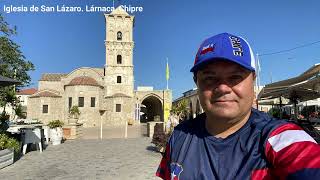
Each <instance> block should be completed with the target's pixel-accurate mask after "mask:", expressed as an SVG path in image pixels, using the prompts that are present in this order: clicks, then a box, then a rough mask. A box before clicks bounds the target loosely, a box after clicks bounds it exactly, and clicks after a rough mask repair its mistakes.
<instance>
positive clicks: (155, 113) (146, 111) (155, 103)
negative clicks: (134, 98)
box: [140, 96, 163, 123]
mask: <svg viewBox="0 0 320 180" xmlns="http://www.w3.org/2000/svg"><path fill="white" fill-rule="evenodd" d="M140 112H142V113H141V117H140V122H142V123H145V122H149V121H155V120H156V121H157V120H160V121H163V108H162V103H161V101H160V100H159V98H157V97H155V96H148V97H147V98H145V99H144V100H143V101H142V103H141V110H140Z"/></svg>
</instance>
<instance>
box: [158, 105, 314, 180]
mask: <svg viewBox="0 0 320 180" xmlns="http://www.w3.org/2000/svg"><path fill="white" fill-rule="evenodd" d="M205 120H206V116H205V114H201V115H199V116H198V117H196V118H195V119H192V120H188V121H184V122H183V123H181V124H179V125H178V126H177V127H176V128H175V130H174V132H173V133H172V135H171V137H170V139H169V142H168V144H167V147H166V151H165V154H164V157H163V158H162V160H161V163H160V165H159V168H158V170H157V173H156V175H157V176H159V177H161V178H162V179H166V180H167V179H174V180H179V179H180V180H187V179H192V180H193V179H197V180H198V179H199V180H215V179H221V180H228V179H232V180H233V179H241V180H243V179H303V180H306V179H313V180H315V179H319V180H320V147H319V145H318V144H317V143H316V142H315V141H314V139H313V138H312V137H310V136H309V135H308V134H307V133H306V132H305V131H303V130H302V129H301V128H300V127H299V126H297V125H295V124H292V123H288V122H286V121H282V120H275V119H272V118H270V117H269V116H268V115H267V114H265V113H262V112H259V111H257V110H255V109H252V112H251V115H250V118H249V120H248V121H247V122H246V124H245V125H244V126H243V127H242V128H240V129H239V130H238V131H237V132H235V133H233V134H231V135H230V136H228V137H227V138H216V137H214V136H212V135H210V134H209V133H208V132H207V130H206V128H205Z"/></svg>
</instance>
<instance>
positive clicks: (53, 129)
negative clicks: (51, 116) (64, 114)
mask: <svg viewBox="0 0 320 180" xmlns="http://www.w3.org/2000/svg"><path fill="white" fill-rule="evenodd" d="M63 125H64V123H63V122H62V121H60V120H53V121H50V122H49V124H48V126H49V128H50V139H51V141H52V145H58V144H61V140H62V136H63V133H62V126H63Z"/></svg>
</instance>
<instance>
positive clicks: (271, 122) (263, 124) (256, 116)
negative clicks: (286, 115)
mask: <svg viewBox="0 0 320 180" xmlns="http://www.w3.org/2000/svg"><path fill="white" fill-rule="evenodd" d="M250 118H251V123H250V126H251V127H252V128H255V129H256V130H258V131H259V132H260V133H261V135H262V136H264V137H265V138H268V136H270V133H271V132H273V131H275V130H276V129H278V128H282V127H292V126H295V125H294V124H293V123H290V122H288V121H286V120H280V119H275V118H273V117H271V116H270V115H269V114H267V113H264V112H261V111H258V110H256V109H252V115H251V117H250Z"/></svg>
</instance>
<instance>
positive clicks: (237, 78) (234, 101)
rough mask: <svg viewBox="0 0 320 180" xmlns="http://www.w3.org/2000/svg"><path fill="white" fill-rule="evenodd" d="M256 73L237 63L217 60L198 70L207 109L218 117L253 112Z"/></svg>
mask: <svg viewBox="0 0 320 180" xmlns="http://www.w3.org/2000/svg"><path fill="white" fill-rule="evenodd" d="M254 78H255V76H254V74H253V73H252V72H250V71H248V70H246V69H245V68H243V67H241V66H240V65H238V64H236V63H232V62H229V61H222V60H221V61H216V62H214V63H211V64H208V65H206V66H205V67H204V68H202V69H200V70H199V71H198V72H197V73H196V80H197V81H196V83H197V86H198V95H199V100H200V103H201V105H202V107H203V109H204V111H205V112H206V113H207V114H208V115H211V116H212V117H215V118H223V119H227V120H236V119H238V118H241V117H244V116H245V115H246V114H247V113H249V112H250V110H251V106H252V102H253V98H254V91H253V82H254Z"/></svg>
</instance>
